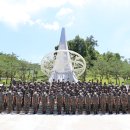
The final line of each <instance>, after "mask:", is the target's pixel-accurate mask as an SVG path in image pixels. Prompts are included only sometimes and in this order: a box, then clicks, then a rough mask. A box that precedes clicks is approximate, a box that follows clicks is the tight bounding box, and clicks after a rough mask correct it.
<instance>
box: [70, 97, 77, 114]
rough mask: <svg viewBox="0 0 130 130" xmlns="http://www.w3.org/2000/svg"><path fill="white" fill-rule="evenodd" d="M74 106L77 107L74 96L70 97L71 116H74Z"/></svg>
mask: <svg viewBox="0 0 130 130" xmlns="http://www.w3.org/2000/svg"><path fill="white" fill-rule="evenodd" d="M76 106H77V98H76V96H71V112H72V114H75V112H76Z"/></svg>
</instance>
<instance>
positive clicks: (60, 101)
mask: <svg viewBox="0 0 130 130" xmlns="http://www.w3.org/2000/svg"><path fill="white" fill-rule="evenodd" d="M62 105H63V95H62V94H61V93H58V94H57V112H58V114H61V110H62Z"/></svg>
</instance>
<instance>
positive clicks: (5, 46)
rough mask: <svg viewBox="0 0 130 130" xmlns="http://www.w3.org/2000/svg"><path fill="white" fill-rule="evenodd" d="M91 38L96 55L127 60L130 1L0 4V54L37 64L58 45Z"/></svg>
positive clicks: (4, 0)
mask: <svg viewBox="0 0 130 130" xmlns="http://www.w3.org/2000/svg"><path fill="white" fill-rule="evenodd" d="M63 26H64V27H65V28H66V37H67V40H70V39H73V38H74V37H75V36H76V35H78V34H79V35H80V36H81V37H83V38H86V37H87V36H90V35H93V36H94V38H95V39H96V40H98V45H99V46H98V48H97V50H99V52H101V53H103V52H106V51H112V52H118V53H120V54H121V55H122V56H125V58H130V0H0V51H2V52H5V53H11V52H14V53H15V54H17V55H18V56H19V57H20V58H22V59H26V60H28V61H31V62H40V61H41V59H42V57H43V56H44V55H45V54H47V53H49V52H51V51H53V50H54V47H55V46H56V45H57V44H58V43H59V38H60V31H61V28H62V27H63Z"/></svg>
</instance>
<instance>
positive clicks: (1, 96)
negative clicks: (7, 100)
mask: <svg viewBox="0 0 130 130" xmlns="http://www.w3.org/2000/svg"><path fill="white" fill-rule="evenodd" d="M3 110H4V94H3V92H2V90H1V88H0V113H1V112H2V111H3Z"/></svg>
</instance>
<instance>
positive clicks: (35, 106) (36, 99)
mask: <svg viewBox="0 0 130 130" xmlns="http://www.w3.org/2000/svg"><path fill="white" fill-rule="evenodd" d="M38 104H39V95H38V93H37V92H36V91H35V92H34V94H33V98H32V106H33V111H34V114H35V113H37V111H38Z"/></svg>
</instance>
